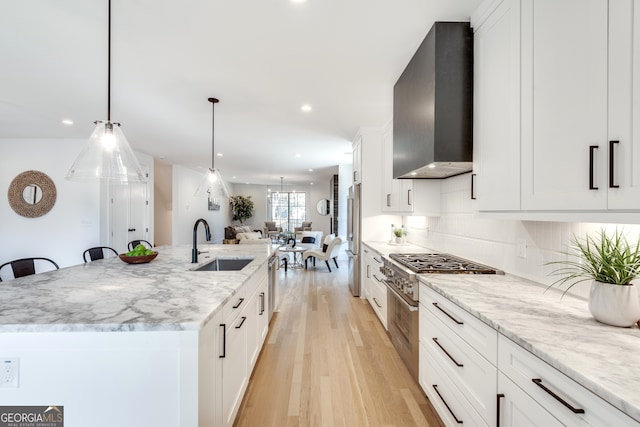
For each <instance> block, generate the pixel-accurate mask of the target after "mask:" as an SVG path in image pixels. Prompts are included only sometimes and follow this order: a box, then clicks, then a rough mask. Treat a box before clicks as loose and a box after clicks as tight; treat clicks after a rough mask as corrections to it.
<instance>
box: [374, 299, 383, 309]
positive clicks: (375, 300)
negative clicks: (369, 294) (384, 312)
mask: <svg viewBox="0 0 640 427" xmlns="http://www.w3.org/2000/svg"><path fill="white" fill-rule="evenodd" d="M373 302H375V303H376V305H377V306H378V308H382V306H381V305H380V304H378V300H377V299H376V297H373Z"/></svg>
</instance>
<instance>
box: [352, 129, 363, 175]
mask: <svg viewBox="0 0 640 427" xmlns="http://www.w3.org/2000/svg"><path fill="white" fill-rule="evenodd" d="M361 182H362V136H360V135H358V137H357V138H356V140H355V141H353V183H354V184H360V183H361Z"/></svg>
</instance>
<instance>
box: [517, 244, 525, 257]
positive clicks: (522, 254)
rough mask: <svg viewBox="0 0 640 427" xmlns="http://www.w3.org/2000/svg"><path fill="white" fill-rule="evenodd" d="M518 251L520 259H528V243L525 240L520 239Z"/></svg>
mask: <svg viewBox="0 0 640 427" xmlns="http://www.w3.org/2000/svg"><path fill="white" fill-rule="evenodd" d="M517 251H518V257H519V258H526V257H527V241H526V240H525V239H518V243H517Z"/></svg>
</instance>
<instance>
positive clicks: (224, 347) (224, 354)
mask: <svg viewBox="0 0 640 427" xmlns="http://www.w3.org/2000/svg"><path fill="white" fill-rule="evenodd" d="M220 327H221V328H222V354H221V355H220V356H219V357H220V359H224V358H225V357H227V325H226V324H224V323H220Z"/></svg>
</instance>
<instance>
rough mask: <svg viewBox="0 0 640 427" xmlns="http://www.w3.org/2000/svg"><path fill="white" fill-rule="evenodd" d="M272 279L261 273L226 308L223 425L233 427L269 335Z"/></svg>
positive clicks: (223, 324)
mask: <svg viewBox="0 0 640 427" xmlns="http://www.w3.org/2000/svg"><path fill="white" fill-rule="evenodd" d="M267 301H268V277H267V269H266V265H265V266H264V268H262V269H260V270H258V271H257V272H256V273H255V274H254V275H253V276H252V277H251V278H250V279H249V280H248V281H247V282H246V283H245V284H244V285H243V286H242V287H241V288H240V289H238V291H237V292H236V294H235V295H234V296H233V297H232V298H231V300H230V301H229V302H227V303H226V304H225V305H224V307H223V308H222V322H221V323H220V331H221V334H222V336H221V340H220V341H221V342H220V347H221V348H220V358H219V363H218V368H219V374H218V375H219V378H220V385H219V387H220V392H219V394H220V400H219V405H220V408H221V409H220V418H221V420H220V425H222V426H232V425H233V423H234V421H235V418H236V415H237V413H238V409H240V404H241V403H242V398H243V397H244V394H245V391H246V389H247V385H248V384H249V378H250V377H251V372H252V371H253V367H254V366H255V363H256V361H257V359H258V356H259V354H260V350H261V349H262V345H263V343H264V339H265V337H266V334H267V331H268V324H269V322H268V310H267V306H266V305H267Z"/></svg>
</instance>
